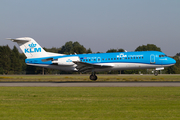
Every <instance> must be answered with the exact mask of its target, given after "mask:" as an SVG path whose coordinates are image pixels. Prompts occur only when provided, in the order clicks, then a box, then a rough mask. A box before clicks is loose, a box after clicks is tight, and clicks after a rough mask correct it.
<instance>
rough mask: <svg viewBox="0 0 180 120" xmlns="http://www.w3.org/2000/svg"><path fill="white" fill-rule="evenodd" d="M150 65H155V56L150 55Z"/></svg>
mask: <svg viewBox="0 0 180 120" xmlns="http://www.w3.org/2000/svg"><path fill="white" fill-rule="evenodd" d="M150 63H151V64H154V63H155V55H153V54H152V55H150Z"/></svg>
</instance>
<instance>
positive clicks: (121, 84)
mask: <svg viewBox="0 0 180 120" xmlns="http://www.w3.org/2000/svg"><path fill="white" fill-rule="evenodd" d="M0 86H7V87H8V86H11V87H179V86H180V82H91V81H90V82H0Z"/></svg>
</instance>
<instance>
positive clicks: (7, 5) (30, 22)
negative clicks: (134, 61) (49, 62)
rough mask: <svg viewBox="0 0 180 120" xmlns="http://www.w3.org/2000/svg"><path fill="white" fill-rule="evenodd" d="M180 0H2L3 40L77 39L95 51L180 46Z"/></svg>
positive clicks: (46, 43)
mask: <svg viewBox="0 0 180 120" xmlns="http://www.w3.org/2000/svg"><path fill="white" fill-rule="evenodd" d="M179 6H180V0H1V1H0V46H2V45H9V46H10V47H11V48H12V47H13V46H14V45H16V46H18V45H17V44H16V43H14V42H11V41H8V40H6V39H5V38H18V37H32V38H33V39H35V40H36V41H37V42H38V43H39V44H40V45H41V46H42V47H46V48H52V47H57V48H59V47H61V46H63V45H64V44H65V43H66V42H69V41H73V42H75V41H78V42H79V43H80V44H81V45H83V46H84V47H85V48H87V49H88V48H91V50H92V51H93V52H106V51H107V50H109V49H120V48H122V49H125V50H127V51H134V50H135V49H136V48H137V47H138V46H141V45H147V44H155V45H156V46H157V47H160V48H161V50H162V52H164V53H165V54H167V55H169V56H173V55H175V54H176V53H179V52H180V7H179Z"/></svg>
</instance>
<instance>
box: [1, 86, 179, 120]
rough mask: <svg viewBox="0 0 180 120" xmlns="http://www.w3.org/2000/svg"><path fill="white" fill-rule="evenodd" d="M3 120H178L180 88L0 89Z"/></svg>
mask: <svg viewBox="0 0 180 120" xmlns="http://www.w3.org/2000/svg"><path fill="white" fill-rule="evenodd" d="M0 91H1V92H0V119H1V120H12V119H13V120H31V119H33V120H34V119H35V120H57V119H62V120H105V119H108V120H115V119H120V120H131V119H134V120H144V119H146V120H179V119H180V114H179V111H180V87H0Z"/></svg>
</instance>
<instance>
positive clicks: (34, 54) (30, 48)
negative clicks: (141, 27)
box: [7, 37, 49, 58]
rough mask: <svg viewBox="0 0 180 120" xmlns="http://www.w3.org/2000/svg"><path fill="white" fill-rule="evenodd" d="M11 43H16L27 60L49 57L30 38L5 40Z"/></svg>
mask: <svg viewBox="0 0 180 120" xmlns="http://www.w3.org/2000/svg"><path fill="white" fill-rule="evenodd" d="M7 39H8V40H11V41H13V42H17V44H18V45H19V47H20V48H21V50H22V51H23V53H24V54H25V55H26V57H27V58H39V57H49V54H48V53H47V52H46V51H45V50H44V49H43V48H42V47H41V46H40V45H39V44H38V43H37V42H36V41H35V40H34V39H32V38H30V37H21V38H15V39H12V38H7Z"/></svg>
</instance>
